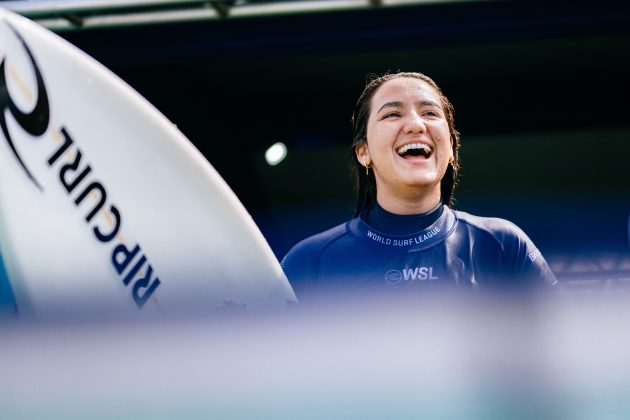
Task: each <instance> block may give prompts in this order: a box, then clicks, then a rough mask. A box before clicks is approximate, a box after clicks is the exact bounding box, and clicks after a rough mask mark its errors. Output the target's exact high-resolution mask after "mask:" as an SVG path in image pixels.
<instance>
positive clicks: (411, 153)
mask: <svg viewBox="0 0 630 420" xmlns="http://www.w3.org/2000/svg"><path fill="white" fill-rule="evenodd" d="M396 153H398V155H400V156H401V157H402V158H404V159H413V158H415V157H421V158H424V159H428V158H430V157H431V155H432V154H433V150H432V149H431V146H429V145H427V144H423V143H411V144H405V145H404V146H402V147H400V148H399V149H398V150H396Z"/></svg>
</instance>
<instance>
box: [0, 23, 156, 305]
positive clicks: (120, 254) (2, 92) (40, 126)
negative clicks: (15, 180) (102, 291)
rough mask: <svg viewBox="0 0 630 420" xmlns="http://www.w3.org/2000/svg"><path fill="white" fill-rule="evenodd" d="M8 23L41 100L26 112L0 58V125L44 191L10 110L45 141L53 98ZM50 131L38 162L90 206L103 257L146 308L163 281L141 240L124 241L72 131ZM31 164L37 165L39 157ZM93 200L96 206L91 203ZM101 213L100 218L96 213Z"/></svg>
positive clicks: (118, 215) (75, 200)
mask: <svg viewBox="0 0 630 420" xmlns="http://www.w3.org/2000/svg"><path fill="white" fill-rule="evenodd" d="M5 24H6V25H7V26H8V27H9V29H10V30H11V32H12V33H13V34H14V35H15V37H16V38H17V40H18V41H19V43H20V45H21V46H22V47H23V49H24V51H25V52H26V55H27V56H28V60H29V63H30V65H31V67H32V69H33V73H34V75H35V80H36V88H37V92H35V95H34V96H36V97H37V100H36V103H35V106H34V108H33V110H32V111H30V112H23V111H21V110H20V109H19V108H18V106H17V105H16V104H15V101H14V100H13V98H11V94H10V93H9V89H8V84H7V78H6V73H7V71H6V70H7V65H6V59H7V57H3V58H2V61H1V62H0V128H1V129H2V133H3V135H4V138H5V140H6V142H7V144H8V146H9V148H10V150H11V153H12V154H13V156H14V157H15V159H16V160H17V162H18V164H19V166H20V167H21V168H22V170H23V171H24V173H25V175H26V176H27V177H28V179H29V180H30V181H31V182H32V183H33V184H34V185H35V186H36V187H37V188H38V189H39V190H40V191H41V192H42V193H45V192H44V189H43V188H42V185H41V183H40V182H38V180H37V179H35V177H34V176H33V173H32V171H31V170H30V169H29V167H28V166H27V164H26V162H25V161H24V159H23V158H22V156H21V155H20V153H19V152H18V148H17V147H16V144H15V142H14V139H13V137H12V136H11V133H10V131H9V125H8V124H7V115H9V114H10V115H11V116H12V117H13V119H14V120H15V121H16V122H17V123H18V125H19V126H20V127H21V129H23V130H24V131H25V132H26V133H28V134H30V135H31V136H32V139H33V140H41V139H42V138H43V137H44V134H46V133H47V132H48V131H49V125H50V101H49V98H48V94H47V92H46V86H45V83H44V77H43V76H42V73H41V71H40V68H39V66H38V65H37V62H36V60H35V57H34V56H33V54H32V52H31V50H30V48H29V47H28V45H27V44H26V42H25V41H24V39H23V38H22V36H21V35H20V34H19V33H18V31H17V30H16V29H15V28H14V27H13V26H11V24H9V23H8V22H5ZM50 133H51V134H52V136H53V137H54V138H56V139H57V141H58V143H59V144H58V145H57V146H56V147H55V148H51V150H50V153H49V156H48V159H47V160H46V161H44V162H40V164H41V165H43V166H44V167H45V168H47V170H48V171H49V172H48V173H49V174H50V176H51V177H55V178H57V180H58V184H57V185H58V186H59V187H60V188H61V189H62V191H63V193H65V194H66V195H67V197H68V198H69V200H70V201H71V203H72V204H73V205H74V206H75V207H77V208H82V209H86V207H87V209H86V210H87V213H86V214H85V217H84V222H85V224H86V225H87V227H88V228H90V229H91V231H92V234H93V238H94V241H95V245H97V244H101V245H108V249H109V251H108V254H106V256H104V257H106V258H108V259H109V264H110V266H111V268H112V269H113V271H114V272H115V273H116V275H117V276H118V277H119V278H120V280H121V281H122V283H123V284H124V286H126V287H127V286H131V296H132V298H133V300H134V302H135V303H136V305H137V306H138V307H140V308H142V307H143V305H144V304H145V303H146V302H147V300H148V299H149V298H150V297H151V296H152V295H153V294H154V293H155V290H156V289H157V288H158V286H159V285H160V280H159V278H158V277H157V276H154V273H153V267H152V266H151V264H150V263H149V260H148V258H147V257H146V255H144V253H143V252H142V248H141V246H140V244H139V243H137V242H129V239H128V238H127V237H128V235H124V238H127V239H126V240H125V242H123V236H122V235H119V233H120V230H121V226H122V221H123V214H122V212H121V211H120V209H118V207H117V206H116V205H115V204H114V203H112V202H111V200H110V199H109V198H108V194H107V188H106V185H105V184H104V183H103V181H101V180H97V179H95V177H94V176H93V174H92V166H91V164H90V162H89V161H87V158H86V157H85V156H84V154H83V152H82V150H81V148H80V147H79V146H78V145H77V144H76V142H75V140H74V139H73V137H72V136H71V134H70V130H69V129H68V128H67V127H66V126H64V125H63V124H62V125H61V126H60V127H59V129H58V130H55V129H51V130H50ZM30 164H31V165H37V162H34V163H33V162H31V163H30ZM89 204H92V206H91V207H88V205H89ZM98 215H100V216H101V217H97V216H98ZM69 269H70V268H69Z"/></svg>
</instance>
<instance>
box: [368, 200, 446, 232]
mask: <svg viewBox="0 0 630 420" xmlns="http://www.w3.org/2000/svg"><path fill="white" fill-rule="evenodd" d="M443 210H444V206H442V203H438V205H437V206H436V207H435V208H433V209H432V210H431V211H429V212H426V213H421V214H405V215H401V214H393V213H390V212H388V211H387V210H385V209H383V208H382V207H381V206H380V205H379V204H378V203H376V204H374V206H372V207H371V208H370V209H369V210H368V211H367V212H366V213H364V215H363V216H362V218H363V221H365V222H366V223H367V224H368V225H370V226H371V227H372V228H373V229H375V230H377V231H379V232H382V233H386V234H389V235H410V234H413V233H415V232H420V231H421V230H424V229H426V228H428V227H429V226H431V225H432V224H433V223H435V221H436V220H437V219H438V218H439V217H440V216H441V215H442V212H443Z"/></svg>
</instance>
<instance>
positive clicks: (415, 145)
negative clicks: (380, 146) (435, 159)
mask: <svg viewBox="0 0 630 420" xmlns="http://www.w3.org/2000/svg"><path fill="white" fill-rule="evenodd" d="M409 149H424V150H425V151H426V152H427V153H431V146H429V145H427V144H424V143H411V144H405V145H404V146H401V147H400V148H399V149H398V150H396V153H398V154H399V155H402V154H403V153H405V152H406V151H407V150H409Z"/></svg>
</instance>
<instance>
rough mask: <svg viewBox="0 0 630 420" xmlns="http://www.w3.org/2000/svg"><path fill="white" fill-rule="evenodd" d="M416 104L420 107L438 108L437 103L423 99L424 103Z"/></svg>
mask: <svg viewBox="0 0 630 420" xmlns="http://www.w3.org/2000/svg"><path fill="white" fill-rule="evenodd" d="M417 104H418V105H421V106H436V107H438V108H440V105H439V104H437V103H435V102H433V101H429V100H428V99H425V100H424V101H418V102H417Z"/></svg>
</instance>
